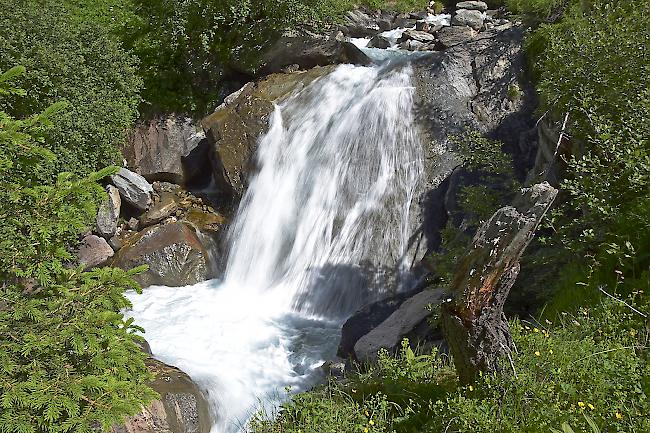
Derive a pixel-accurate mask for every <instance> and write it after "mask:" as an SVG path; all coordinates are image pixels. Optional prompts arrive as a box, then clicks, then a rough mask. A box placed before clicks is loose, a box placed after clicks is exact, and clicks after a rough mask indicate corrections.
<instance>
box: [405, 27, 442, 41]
mask: <svg viewBox="0 0 650 433" xmlns="http://www.w3.org/2000/svg"><path fill="white" fill-rule="evenodd" d="M409 40H414V41H418V42H422V43H427V42H435V40H436V37H435V36H434V35H432V34H431V33H427V32H420V31H418V30H406V31H405V32H404V34H402V37H401V38H400V40H399V41H400V42H405V41H409Z"/></svg>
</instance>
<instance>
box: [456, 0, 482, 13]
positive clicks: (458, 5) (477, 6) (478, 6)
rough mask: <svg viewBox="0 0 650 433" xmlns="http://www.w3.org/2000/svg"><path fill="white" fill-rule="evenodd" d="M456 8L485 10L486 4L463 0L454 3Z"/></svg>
mask: <svg viewBox="0 0 650 433" xmlns="http://www.w3.org/2000/svg"><path fill="white" fill-rule="evenodd" d="M456 9H468V10H474V11H486V10H488V5H487V3H485V2H482V1H464V2H460V3H456Z"/></svg>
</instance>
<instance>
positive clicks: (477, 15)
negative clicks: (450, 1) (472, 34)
mask: <svg viewBox="0 0 650 433" xmlns="http://www.w3.org/2000/svg"><path fill="white" fill-rule="evenodd" d="M484 21H485V18H484V15H483V14H482V13H481V12H480V11H475V10H469V9H459V10H457V11H456V15H454V18H453V19H452V21H451V23H452V24H453V25H455V26H467V27H471V28H473V29H474V30H480V29H481V27H483V22H484Z"/></svg>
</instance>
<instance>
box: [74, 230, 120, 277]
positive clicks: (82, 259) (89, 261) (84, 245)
mask: <svg viewBox="0 0 650 433" xmlns="http://www.w3.org/2000/svg"><path fill="white" fill-rule="evenodd" d="M113 254H114V251H113V248H111V246H110V245H109V244H108V242H106V239H104V238H100V237H99V236H95V235H89V236H86V237H85V238H84V239H83V240H82V241H81V245H80V246H79V250H78V252H77V257H78V259H79V263H80V264H82V265H84V266H85V268H86V269H90V268H94V267H97V266H99V265H103V264H105V263H106V262H107V261H108V259H110V258H111V257H113Z"/></svg>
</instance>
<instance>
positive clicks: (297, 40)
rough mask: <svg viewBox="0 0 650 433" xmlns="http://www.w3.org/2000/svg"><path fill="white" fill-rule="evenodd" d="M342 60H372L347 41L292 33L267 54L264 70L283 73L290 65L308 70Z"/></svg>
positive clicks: (362, 61) (359, 62)
mask: <svg viewBox="0 0 650 433" xmlns="http://www.w3.org/2000/svg"><path fill="white" fill-rule="evenodd" d="M341 63H352V64H355V65H369V64H370V63H372V60H370V58H369V57H368V56H366V55H365V54H364V53H363V51H361V50H360V49H359V48H357V47H356V46H355V45H354V44H352V43H350V42H347V41H341V40H338V39H326V38H322V37H314V36H313V35H310V34H288V35H284V36H282V37H281V38H280V39H279V40H278V41H277V42H276V43H275V44H274V45H273V47H271V49H270V50H268V51H267V52H266V53H265V54H264V57H263V61H262V65H263V66H262V73H264V74H273V73H278V72H283V71H284V70H285V69H286V68H288V67H292V68H296V67H297V69H300V70H306V69H311V68H313V67H315V66H327V65H335V64H341Z"/></svg>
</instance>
